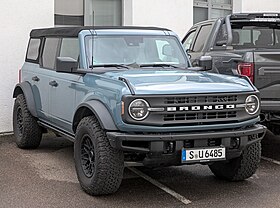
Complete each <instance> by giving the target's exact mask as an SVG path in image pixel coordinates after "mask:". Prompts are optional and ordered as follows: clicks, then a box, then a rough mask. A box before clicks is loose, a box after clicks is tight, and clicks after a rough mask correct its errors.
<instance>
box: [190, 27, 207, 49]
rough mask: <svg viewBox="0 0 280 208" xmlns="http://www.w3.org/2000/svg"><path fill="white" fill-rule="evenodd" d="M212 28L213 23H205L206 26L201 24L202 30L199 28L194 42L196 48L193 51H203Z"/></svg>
mask: <svg viewBox="0 0 280 208" xmlns="http://www.w3.org/2000/svg"><path fill="white" fill-rule="evenodd" d="M211 28H212V25H204V26H201V28H200V30H199V33H198V36H197V38H196V40H195V43H194V48H193V51H194V52H200V51H202V49H203V47H204V44H205V42H206V39H207V37H208V35H209V33H210V30H211Z"/></svg>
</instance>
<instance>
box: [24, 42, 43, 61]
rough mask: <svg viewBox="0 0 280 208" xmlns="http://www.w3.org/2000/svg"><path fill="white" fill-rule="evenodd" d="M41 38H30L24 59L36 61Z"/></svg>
mask: <svg viewBox="0 0 280 208" xmlns="http://www.w3.org/2000/svg"><path fill="white" fill-rule="evenodd" d="M40 44H41V39H34V38H31V39H30V41H29V45H28V49H27V55H26V61H30V62H37V61H38V57H39V49H40Z"/></svg>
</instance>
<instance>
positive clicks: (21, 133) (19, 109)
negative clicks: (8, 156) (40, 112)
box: [13, 94, 42, 149]
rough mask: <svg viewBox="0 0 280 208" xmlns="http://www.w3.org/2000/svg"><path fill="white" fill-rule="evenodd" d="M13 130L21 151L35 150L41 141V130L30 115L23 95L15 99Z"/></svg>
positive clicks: (35, 119)
mask: <svg viewBox="0 0 280 208" xmlns="http://www.w3.org/2000/svg"><path fill="white" fill-rule="evenodd" d="M13 128H14V135H15V138H16V144H17V146H18V147H19V148H22V149H35V148H37V147H38V146H39V145H40V143H41V140H42V129H41V127H40V126H39V125H38V123H37V118H35V117H34V116H32V115H31V113H30V112H29V110H28V108H27V104H26V100H25V97H24V95H23V94H19V95H18V96H17V97H16V100H15V103H14V110H13Z"/></svg>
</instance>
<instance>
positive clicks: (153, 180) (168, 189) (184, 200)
mask: <svg viewBox="0 0 280 208" xmlns="http://www.w3.org/2000/svg"><path fill="white" fill-rule="evenodd" d="M128 169H129V170H131V171H132V172H134V173H136V174H137V175H139V176H140V177H142V178H144V179H145V180H147V181H149V182H150V183H151V184H153V185H155V186H156V187H158V188H160V189H161V190H163V191H165V192H166V193H168V194H170V195H171V196H173V197H174V198H176V199H178V200H179V201H181V202H182V203H184V204H186V205H187V204H190V203H192V202H191V201H190V200H188V199H186V198H185V197H184V196H182V195H180V194H178V193H176V192H175V191H173V190H171V189H170V188H168V187H167V186H165V185H163V184H161V183H160V182H158V181H156V180H155V179H152V178H151V177H150V176H148V175H146V174H145V173H143V172H141V171H140V170H137V169H136V168H132V167H128Z"/></svg>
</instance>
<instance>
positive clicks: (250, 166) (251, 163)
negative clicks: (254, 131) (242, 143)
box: [209, 141, 261, 181]
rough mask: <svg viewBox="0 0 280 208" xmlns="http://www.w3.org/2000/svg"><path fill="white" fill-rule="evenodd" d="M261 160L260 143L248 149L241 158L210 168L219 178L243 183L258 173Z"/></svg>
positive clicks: (217, 163)
mask: <svg viewBox="0 0 280 208" xmlns="http://www.w3.org/2000/svg"><path fill="white" fill-rule="evenodd" d="M260 160H261V142H260V141H259V142H256V143H254V144H251V145H250V146H248V147H246V148H245V149H244V150H243V152H242V155H241V156H240V157H238V158H234V159H231V160H229V161H225V162H224V161H223V162H214V163H213V164H212V165H209V168H210V170H211V171H212V173H213V174H214V175H215V176H216V177H217V178H220V179H224V180H228V181H243V180H245V179H247V178H250V177H251V176H252V175H253V174H254V173H255V172H256V170H257V169H258V167H259V164H260Z"/></svg>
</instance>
